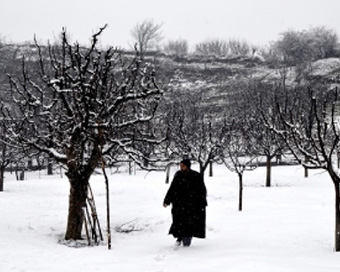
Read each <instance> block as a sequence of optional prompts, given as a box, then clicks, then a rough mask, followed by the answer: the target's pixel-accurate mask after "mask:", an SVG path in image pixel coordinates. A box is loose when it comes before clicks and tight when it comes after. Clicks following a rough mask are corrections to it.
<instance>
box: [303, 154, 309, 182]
mask: <svg viewBox="0 0 340 272" xmlns="http://www.w3.org/2000/svg"><path fill="white" fill-rule="evenodd" d="M305 162H306V163H308V158H307V157H305ZM304 168H305V178H308V168H307V167H304Z"/></svg>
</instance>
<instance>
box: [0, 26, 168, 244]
mask: <svg viewBox="0 0 340 272" xmlns="http://www.w3.org/2000/svg"><path fill="white" fill-rule="evenodd" d="M104 29H105V27H103V28H101V29H100V30H99V31H98V32H97V33H95V34H94V35H93V36H92V42H91V45H90V47H89V48H82V47H80V46H79V44H77V43H76V44H74V45H71V44H69V42H68V39H67V35H66V33H65V31H63V32H62V39H61V41H60V44H58V45H53V46H49V47H48V52H47V53H46V54H45V52H44V50H42V48H41V47H40V46H39V45H38V44H36V46H37V48H38V52H39V55H38V56H37V58H36V59H38V61H39V64H40V66H39V70H37V71H31V73H29V72H28V71H27V69H26V64H25V62H23V76H22V78H21V79H16V78H14V77H12V76H11V75H9V80H10V83H11V92H12V97H13V100H12V101H11V107H8V106H3V107H2V114H3V116H4V118H6V119H7V120H11V125H10V126H8V127H7V131H8V132H9V133H11V138H10V139H11V140H12V141H13V142H15V143H16V144H17V143H20V144H21V145H22V146H23V147H25V148H32V149H34V150H36V151H39V152H42V153H45V154H47V155H48V156H50V157H51V158H53V159H54V160H55V161H57V162H58V163H60V164H63V165H64V167H65V168H66V169H67V172H66V173H65V174H66V176H67V177H68V179H69V182H70V197H69V212H68V222H67V230H66V235H65V239H66V240H69V239H74V240H76V239H81V233H82V226H83V220H84V213H83V207H84V206H85V203H86V198H87V191H88V184H89V179H90V177H91V175H92V173H93V172H94V170H95V168H96V167H98V166H99V163H100V162H101V161H102V160H103V159H105V160H106V161H109V160H113V159H114V157H115V156H117V154H119V152H118V150H121V151H123V152H124V153H125V154H131V156H132V157H134V158H136V156H137V154H138V151H137V150H134V149H133V147H132V146H133V142H134V141H138V140H139V139H138V138H139V135H136V134H135V129H134V128H135V126H136V124H139V123H147V122H149V121H150V120H151V119H152V117H153V115H154V112H155V110H156V108H157V105H158V101H159V99H160V96H161V94H162V91H161V90H160V89H159V87H158V85H157V83H156V79H155V71H154V69H153V67H151V66H150V65H149V64H145V63H143V61H142V59H141V57H140V55H138V52H137V54H136V56H135V57H134V58H131V57H124V56H122V55H121V54H120V53H118V52H117V51H116V50H114V49H113V48H108V49H106V50H105V51H102V50H100V49H98V48H97V42H98V36H99V35H101V34H102V32H103V31H104ZM36 74H38V75H39V78H37V79H36V80H34V77H33V75H36ZM129 156H130V155H129Z"/></svg>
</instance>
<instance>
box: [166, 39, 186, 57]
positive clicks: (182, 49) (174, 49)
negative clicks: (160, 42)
mask: <svg viewBox="0 0 340 272" xmlns="http://www.w3.org/2000/svg"><path fill="white" fill-rule="evenodd" d="M188 48H189V46H188V41H187V40H183V39H179V40H176V41H168V43H167V44H166V45H165V46H164V52H165V53H167V54H170V55H175V56H183V55H187V54H188Z"/></svg>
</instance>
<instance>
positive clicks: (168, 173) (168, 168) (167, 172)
mask: <svg viewBox="0 0 340 272" xmlns="http://www.w3.org/2000/svg"><path fill="white" fill-rule="evenodd" d="M170 169H171V164H170V163H169V164H168V165H167V166H166V170H165V171H166V177H165V184H168V183H169V180H170Z"/></svg>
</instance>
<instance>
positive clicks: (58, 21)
mask: <svg viewBox="0 0 340 272" xmlns="http://www.w3.org/2000/svg"><path fill="white" fill-rule="evenodd" d="M147 18H148V19H154V22H155V23H163V26H162V32H163V36H164V37H165V38H164V41H167V40H169V39H172V40H175V39H178V38H182V39H186V40H188V42H189V44H190V46H191V47H193V46H194V45H195V44H196V43H198V42H202V41H204V40H207V39H211V38H219V39H225V40H228V39H229V38H239V39H245V40H247V41H248V42H250V43H253V44H259V45H261V44H267V43H269V42H270V41H273V40H277V39H278V38H279V34H280V33H282V32H283V31H286V30H288V29H295V30H302V29H308V28H309V27H312V26H321V25H323V26H326V27H328V28H331V29H334V30H335V31H336V32H337V34H338V35H340V0H53V1H51V0H0V36H1V37H4V38H5V39H6V40H7V41H14V42H24V41H32V40H33V37H34V34H36V36H37V38H38V40H39V41H41V42H46V41H47V40H51V41H53V40H54V38H55V36H57V35H59V33H60V31H61V29H62V27H66V28H67V30H68V32H69V33H70V35H71V37H72V40H73V41H78V42H80V43H82V44H88V41H89V38H90V37H91V35H92V34H93V33H94V32H95V31H96V30H98V28H99V27H101V26H103V25H104V24H105V23H108V26H109V27H108V29H107V30H106V31H105V32H104V33H103V35H102V38H101V42H102V44H103V45H113V46H121V47H124V48H129V44H131V36H130V30H131V29H132V28H133V26H134V25H136V23H138V22H142V21H143V20H144V19H147Z"/></svg>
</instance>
